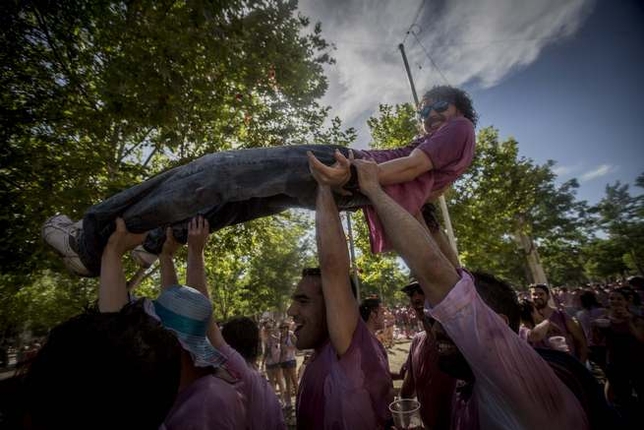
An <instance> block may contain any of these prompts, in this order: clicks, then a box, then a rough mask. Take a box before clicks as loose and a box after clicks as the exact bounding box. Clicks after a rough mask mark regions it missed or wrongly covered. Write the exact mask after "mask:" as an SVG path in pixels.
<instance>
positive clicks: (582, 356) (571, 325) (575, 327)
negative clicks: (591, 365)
mask: <svg viewBox="0 0 644 430" xmlns="http://www.w3.org/2000/svg"><path fill="white" fill-rule="evenodd" d="M565 318H566V328H567V329H568V331H569V332H570V334H571V335H572V340H573V342H575V351H577V358H578V359H579V361H581V362H582V363H584V364H586V361H587V360H588V342H587V341H586V335H585V334H584V331H583V330H582V328H581V326H580V325H579V324H578V323H577V322H576V321H575V320H573V319H572V318H570V317H569V316H568V315H565Z"/></svg>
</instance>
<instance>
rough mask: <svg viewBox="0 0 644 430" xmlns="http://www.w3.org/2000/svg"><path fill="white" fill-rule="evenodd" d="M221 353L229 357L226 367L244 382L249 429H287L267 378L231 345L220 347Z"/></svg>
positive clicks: (242, 389) (243, 389)
mask: <svg viewBox="0 0 644 430" xmlns="http://www.w3.org/2000/svg"><path fill="white" fill-rule="evenodd" d="M218 349H219V351H221V353H222V354H224V355H225V356H226V357H228V361H227V362H226V366H228V368H229V369H230V370H232V371H233V372H235V373H236V374H237V375H239V378H240V379H241V381H242V386H241V391H242V393H243V394H244V398H245V400H246V412H247V416H248V428H249V429H250V430H255V429H258V430H259V429H261V430H278V429H280V430H281V429H286V424H285V423H284V414H282V408H281V406H280V402H279V400H278V399H277V395H275V391H273V389H272V388H271V386H270V385H269V383H268V381H267V380H266V378H264V377H263V376H262V375H260V374H259V372H258V371H257V370H255V369H253V368H252V367H250V366H249V365H248V363H246V360H244V358H243V357H242V356H241V355H240V354H239V353H238V352H237V351H235V350H234V349H233V348H232V347H231V346H230V345H228V344H224V345H222V346H220V347H219V348H218Z"/></svg>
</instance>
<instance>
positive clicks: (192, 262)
mask: <svg viewBox="0 0 644 430" xmlns="http://www.w3.org/2000/svg"><path fill="white" fill-rule="evenodd" d="M209 234H210V225H209V224H208V220H207V219H205V218H204V217H202V216H198V217H195V218H193V219H191V220H190V224H188V267H187V269H186V284H187V285H188V286H189V287H192V288H194V289H195V290H199V292H200V293H201V294H203V295H204V296H206V297H208V299H210V294H209V293H208V283H207V280H206V265H205V261H204V250H205V249H206V243H207V242H208V236H209ZM207 335H208V340H209V341H210V343H211V344H212V346H214V347H215V348H221V347H222V346H223V345H224V344H225V343H226V341H225V340H224V337H223V336H222V334H221V330H219V326H218V325H217V323H216V322H215V320H214V319H213V318H211V320H210V325H209V326H208V334H207Z"/></svg>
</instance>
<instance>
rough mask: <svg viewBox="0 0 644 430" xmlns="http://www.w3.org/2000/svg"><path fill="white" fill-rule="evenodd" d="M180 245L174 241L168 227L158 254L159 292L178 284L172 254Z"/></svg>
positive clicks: (170, 229)
mask: <svg viewBox="0 0 644 430" xmlns="http://www.w3.org/2000/svg"><path fill="white" fill-rule="evenodd" d="M180 246H181V245H180V244H179V242H177V241H176V240H174V235H173V234H172V228H170V227H168V228H167V229H166V231H165V242H164V243H163V249H162V250H161V254H159V270H160V271H161V290H165V289H166V288H168V287H171V286H173V285H178V284H179V279H178V278H177V270H176V269H175V267H174V254H175V252H177V249H179V247H180Z"/></svg>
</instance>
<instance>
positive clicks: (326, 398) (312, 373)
mask: <svg viewBox="0 0 644 430" xmlns="http://www.w3.org/2000/svg"><path fill="white" fill-rule="evenodd" d="M392 401H393V392H392V381H391V375H390V373H389V367H388V365H387V360H386V357H383V354H382V352H381V350H380V349H379V346H378V339H376V338H375V336H373V335H372V334H371V333H370V332H369V330H368V329H367V326H366V325H365V324H364V322H363V321H362V320H361V319H360V320H359V321H358V325H357V326H356V330H355V332H354V333H353V338H352V340H351V345H350V346H349V349H348V350H347V351H346V352H345V353H344V355H343V356H342V357H340V358H338V356H337V354H336V352H335V350H334V349H333V346H332V345H331V342H330V341H327V342H326V343H325V344H324V346H322V347H320V348H319V349H317V350H316V351H315V353H314V354H313V356H312V357H311V359H310V360H309V363H308V364H307V366H306V370H305V371H304V375H303V376H302V380H301V381H300V386H299V389H298V393H297V410H296V412H297V428H298V429H306V430H315V429H333V430H344V429H346V430H358V429H379V428H383V427H384V424H385V422H386V421H387V420H389V419H390V417H391V414H390V412H389V404H390V403H391V402H392Z"/></svg>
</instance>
